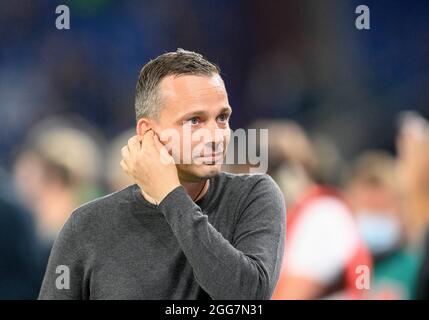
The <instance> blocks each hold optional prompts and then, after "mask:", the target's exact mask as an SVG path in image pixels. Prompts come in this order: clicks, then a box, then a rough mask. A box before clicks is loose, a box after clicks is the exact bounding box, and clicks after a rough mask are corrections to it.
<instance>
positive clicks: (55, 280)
mask: <svg viewBox="0 0 429 320" xmlns="http://www.w3.org/2000/svg"><path fill="white" fill-rule="evenodd" d="M73 218H74V216H73V214H72V215H71V216H70V217H69V219H68V220H67V222H66V223H65V224H64V226H63V228H62V229H61V232H60V233H59V235H58V237H57V239H56V240H55V242H54V245H53V247H52V250H51V254H50V256H49V261H48V265H47V268H46V272H45V276H44V279H43V283H42V287H41V290H40V293H39V297H38V299H39V300H81V299H83V297H82V279H83V268H82V262H81V261H80V260H79V258H78V256H79V255H78V252H79V249H80V248H79V247H78V245H77V235H76V233H75V231H74V219H73Z"/></svg>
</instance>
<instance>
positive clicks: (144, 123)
mask: <svg viewBox="0 0 429 320" xmlns="http://www.w3.org/2000/svg"><path fill="white" fill-rule="evenodd" d="M151 128H152V124H151V123H150V120H149V119H147V118H141V119H140V120H139V121H138V122H137V125H136V132H137V134H138V135H139V136H143V135H144V134H145V132H146V131H148V130H149V129H151Z"/></svg>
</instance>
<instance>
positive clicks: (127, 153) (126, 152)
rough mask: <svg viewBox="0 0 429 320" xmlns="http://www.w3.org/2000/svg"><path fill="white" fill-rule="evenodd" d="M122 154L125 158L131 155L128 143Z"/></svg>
mask: <svg viewBox="0 0 429 320" xmlns="http://www.w3.org/2000/svg"><path fill="white" fill-rule="evenodd" d="M121 155H122V157H123V158H124V159H129V157H130V149H129V148H128V145H126V146H124V147H122V149H121Z"/></svg>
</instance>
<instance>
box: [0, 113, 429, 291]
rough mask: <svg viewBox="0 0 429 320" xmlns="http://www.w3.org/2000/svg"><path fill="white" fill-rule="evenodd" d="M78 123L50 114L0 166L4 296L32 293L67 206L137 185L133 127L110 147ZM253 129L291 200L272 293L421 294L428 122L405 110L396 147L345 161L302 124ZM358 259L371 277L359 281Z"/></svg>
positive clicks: (426, 254) (272, 122)
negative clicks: (124, 161) (124, 158)
mask: <svg viewBox="0 0 429 320" xmlns="http://www.w3.org/2000/svg"><path fill="white" fill-rule="evenodd" d="M84 123H85V121H84V120H83V119H79V118H78V117H71V116H68V117H67V118H58V117H54V118H49V119H45V120H44V121H42V122H41V123H39V124H37V125H36V126H34V128H32V130H30V131H29V133H28V137H27V139H26V140H25V142H24V143H23V144H22V145H21V146H20V148H19V149H17V151H16V153H15V157H14V161H13V167H12V171H11V174H10V175H8V174H7V173H6V172H5V171H3V172H2V179H1V184H2V188H1V190H2V192H1V196H2V197H1V198H0V201H1V202H0V204H1V206H0V220H1V223H0V227H1V229H2V232H1V233H0V235H1V236H0V255H1V257H2V259H1V263H0V284H1V286H0V297H1V298H34V297H36V294H37V292H38V286H40V281H41V278H42V276H43V272H44V268H45V266H46V263H47V258H48V256H49V251H50V248H51V246H52V244H53V241H54V240H55V237H56V235H57V234H58V232H59V231H60V230H61V228H62V226H63V224H64V222H65V221H66V220H67V218H68V217H69V215H70V213H71V212H72V211H73V210H74V209H75V208H76V207H78V206H80V205H81V204H83V203H85V202H87V201H90V200H92V199H94V198H96V197H99V196H101V195H105V194H108V193H111V192H115V191H118V190H120V189H122V188H124V187H126V186H128V185H130V184H132V183H134V182H133V181H131V180H130V179H129V177H128V176H127V175H126V174H125V173H124V172H123V171H122V169H121V168H120V165H119V161H120V159H121V158H120V157H121V155H120V148H121V146H123V145H125V144H126V142H127V140H128V139H129V138H130V137H131V136H132V135H134V130H135V129H133V128H130V129H128V130H126V131H124V132H122V133H121V134H119V135H118V136H117V137H116V138H114V139H112V140H111V141H110V142H108V143H107V142H106V140H104V139H102V138H101V137H100V136H99V135H98V134H97V132H96V131H95V130H94V129H93V128H91V126H90V125H88V124H86V125H84ZM249 128H257V129H260V128H268V132H269V135H268V136H269V139H268V146H267V148H268V152H269V153H268V174H270V175H271V176H272V177H273V178H274V180H275V181H276V182H277V183H278V185H279V186H280V188H281V190H282V191H283V193H284V197H285V200H286V204H287V232H286V247H285V252H284V258H283V267H282V271H281V276H280V280H279V283H278V286H277V288H276V291H275V293H274V296H273V299H416V298H428V294H429V291H428V288H429V277H428V274H427V273H428V271H427V268H428V265H427V264H428V259H429V247H428V246H427V242H428V241H429V239H428V236H427V235H426V233H427V234H428V235H429V123H428V122H427V120H426V119H424V118H423V117H421V116H420V115H419V114H418V113H415V112H407V113H404V114H403V115H402V120H401V123H400V126H399V127H398V132H397V135H396V139H395V140H396V150H395V153H390V152H388V151H385V150H381V149H369V150H364V151H363V152H362V153H361V154H359V155H358V156H357V157H356V158H355V159H353V161H350V162H347V161H345V160H344V158H343V157H342V156H341V153H340V151H339V150H338V148H337V147H336V146H335V144H333V143H332V141H330V139H329V138H328V137H326V136H320V135H311V133H309V132H307V131H306V130H305V129H304V128H303V127H302V126H300V125H299V124H298V123H297V122H294V121H291V120H278V119H260V120H258V121H255V122H253V123H251V124H250V126H249ZM259 147H261V146H259ZM251 166H252V165H243V164H240V165H238V164H237V165H234V164H225V165H224V168H223V170H225V171H229V172H234V173H247V172H250V168H251ZM11 186H13V189H11ZM425 243H426V244H425ZM362 266H364V267H367V268H368V271H367V276H368V277H369V279H363V281H364V282H367V285H365V284H363V287H362V286H361V285H359V281H358V278H359V276H360V275H361V274H360V271H359V268H361V267H362ZM363 271H365V270H363ZM364 276H365V274H364ZM361 280H362V279H361Z"/></svg>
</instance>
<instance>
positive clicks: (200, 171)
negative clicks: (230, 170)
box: [179, 164, 222, 181]
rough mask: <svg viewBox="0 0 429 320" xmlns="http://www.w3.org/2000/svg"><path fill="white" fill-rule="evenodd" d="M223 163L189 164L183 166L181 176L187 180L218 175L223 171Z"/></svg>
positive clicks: (198, 179) (197, 179)
mask: <svg viewBox="0 0 429 320" xmlns="http://www.w3.org/2000/svg"><path fill="white" fill-rule="evenodd" d="M221 168H222V165H221V164H213V165H209V164H199V165H192V166H187V167H186V168H183V167H182V168H181V169H182V170H180V171H181V174H179V177H180V176H181V177H183V178H185V179H186V180H189V181H190V180H192V181H200V180H201V179H209V178H212V177H215V176H217V175H218V174H219V173H220V171H221Z"/></svg>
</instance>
